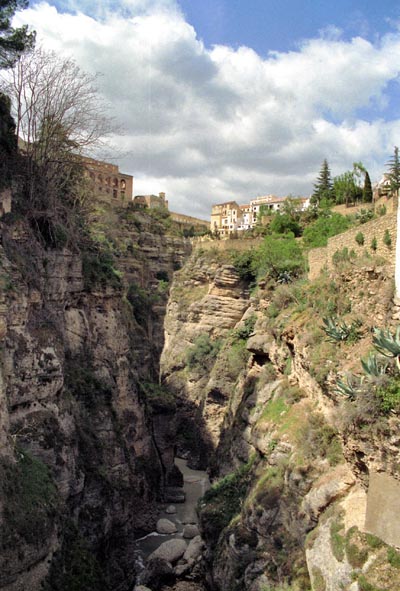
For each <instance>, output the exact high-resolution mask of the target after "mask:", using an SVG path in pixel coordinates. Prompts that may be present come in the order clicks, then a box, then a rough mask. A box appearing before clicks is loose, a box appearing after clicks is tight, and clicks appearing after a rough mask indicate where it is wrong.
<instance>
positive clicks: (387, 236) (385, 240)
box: [383, 228, 392, 248]
mask: <svg viewBox="0 0 400 591" xmlns="http://www.w3.org/2000/svg"><path fill="white" fill-rule="evenodd" d="M383 244H385V245H386V246H387V247H388V248H390V247H391V246H392V238H391V236H390V232H389V230H388V229H387V228H386V230H385V233H384V235H383Z"/></svg>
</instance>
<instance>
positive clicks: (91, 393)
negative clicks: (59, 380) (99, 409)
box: [64, 359, 112, 408]
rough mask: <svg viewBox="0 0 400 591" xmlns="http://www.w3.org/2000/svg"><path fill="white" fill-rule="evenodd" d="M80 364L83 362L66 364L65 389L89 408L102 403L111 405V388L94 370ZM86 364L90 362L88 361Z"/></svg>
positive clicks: (74, 361) (75, 361)
mask: <svg viewBox="0 0 400 591" xmlns="http://www.w3.org/2000/svg"><path fill="white" fill-rule="evenodd" d="M80 363H83V361H82V360H80V361H79V362H78V361H77V360H76V359H75V360H73V361H72V360H71V361H69V362H68V363H67V364H66V367H65V384H64V385H65V389H66V390H67V391H68V392H69V393H70V394H72V396H74V397H75V398H76V399H78V400H80V401H81V402H82V403H83V404H84V406H86V407H88V408H91V407H92V406H93V405H98V404H101V403H102V404H110V402H111V397H112V391H111V388H110V387H109V386H108V384H105V383H104V382H102V381H101V380H99V379H98V378H97V377H96V375H95V374H94V372H93V369H91V368H90V367H88V366H87V365H86V366H82V365H80ZM86 364H89V362H88V361H86Z"/></svg>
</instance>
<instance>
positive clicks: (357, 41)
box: [15, 0, 400, 219]
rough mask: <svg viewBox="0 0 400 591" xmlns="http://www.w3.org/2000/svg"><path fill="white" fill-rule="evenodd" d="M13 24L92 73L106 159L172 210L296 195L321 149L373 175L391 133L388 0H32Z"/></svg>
mask: <svg viewBox="0 0 400 591" xmlns="http://www.w3.org/2000/svg"><path fill="white" fill-rule="evenodd" d="M21 24H29V25H30V26H31V27H32V28H33V29H35V30H36V32H37V41H38V43H39V44H40V45H42V46H43V47H44V48H47V49H51V50H54V51H55V52H57V53H59V54H60V55H61V56H67V57H72V58H73V59H74V60H75V61H76V62H77V64H78V65H79V66H80V67H81V68H82V70H84V71H86V72H89V73H93V74H94V73H98V72H99V73H101V76H100V77H99V78H98V87H99V92H100V94H101V95H102V96H103V97H104V99H105V100H106V101H107V103H108V104H109V105H110V108H111V112H112V114H113V115H114V117H115V119H116V120H117V123H118V132H115V133H114V136H113V137H112V138H111V139H112V142H113V145H114V146H115V152H114V157H115V162H116V163H117V164H118V165H119V166H120V170H121V171H123V172H125V173H128V174H132V175H133V176H134V194H147V193H156V194H157V193H159V192H161V191H164V192H166V194H167V198H168V200H169V203H170V209H171V210H173V211H177V212H180V213H185V214H188V215H194V216H197V217H201V218H203V219H207V218H209V215H210V211H211V206H212V204H214V203H221V202H224V201H228V200H236V201H238V202H239V203H247V202H248V201H249V200H250V199H253V198H255V197H256V196H260V195H267V194H271V193H272V194H275V195H278V196H286V195H289V194H290V195H294V196H297V195H308V194H310V192H312V189H313V183H314V182H315V180H316V177H317V176H318V173H319V171H320V168H321V163H322V161H323V160H324V159H325V158H326V159H327V160H328V163H329V166H330V168H331V171H332V175H333V176H335V175H339V174H342V173H343V172H345V171H346V170H349V169H351V168H352V165H353V162H356V161H357V162H358V161H361V162H362V163H363V164H364V165H365V166H366V168H367V169H368V170H369V173H370V176H371V179H372V181H373V182H374V181H377V180H379V179H380V177H381V176H382V174H383V172H384V171H385V166H386V163H387V161H388V160H389V159H390V157H391V156H392V154H393V149H394V146H395V145H399V143H400V110H399V106H400V87H399V82H400V78H399V74H400V3H398V2H397V1H392V0H380V2H379V3H378V2H377V1H376V0H363V1H361V0H353V1H351V2H349V0H335V2H332V1H331V0H330V1H329V2H328V1H327V0H319V1H317V0H100V1H98V2H93V1H92V0H47V1H45V2H42V1H41V2H39V1H36V0H31V2H30V5H29V7H28V9H26V10H24V11H23V12H21V13H18V14H17V15H16V17H15V25H17V26H19V25H21ZM101 156H102V155H101V154H99V157H101Z"/></svg>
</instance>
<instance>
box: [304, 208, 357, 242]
mask: <svg viewBox="0 0 400 591" xmlns="http://www.w3.org/2000/svg"><path fill="white" fill-rule="evenodd" d="M350 226H351V221H350V219H349V218H348V217H346V216H343V215H341V214H340V213H332V212H331V211H329V210H328V211H327V212H326V213H325V214H324V215H322V216H321V217H319V218H318V219H317V220H316V221H315V222H313V223H312V224H310V225H309V226H308V227H307V228H305V230H304V232H303V243H304V245H305V246H309V247H312V248H315V247H318V246H326V245H327V244H328V238H330V237H331V236H336V234H341V233H342V232H345V231H346V230H348V228H350Z"/></svg>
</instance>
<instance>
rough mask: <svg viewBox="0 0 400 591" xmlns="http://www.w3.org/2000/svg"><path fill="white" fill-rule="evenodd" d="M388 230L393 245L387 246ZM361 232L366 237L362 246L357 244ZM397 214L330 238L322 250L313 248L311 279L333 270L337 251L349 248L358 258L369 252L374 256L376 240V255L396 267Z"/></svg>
mask: <svg viewBox="0 0 400 591" xmlns="http://www.w3.org/2000/svg"><path fill="white" fill-rule="evenodd" d="M386 230H388V232H389V235H390V238H391V240H392V244H391V245H390V246H387V245H386V244H385V243H384V241H383V239H384V235H385V232H386ZM359 232H361V233H362V234H363V235H364V244H363V245H362V246H360V245H359V244H358V243H357V242H356V239H355V238H356V236H357V234H358V233H359ZM396 234H397V229H396V212H394V213H387V214H386V215H383V216H381V217H379V218H377V219H375V220H371V221H370V222H367V223H365V224H362V225H361V226H357V227H355V228H351V229H350V230H347V232H343V233H342V234H338V235H337V236H333V237H332V238H329V240H328V245H327V246H325V247H322V248H313V249H312V250H311V251H310V252H309V254H308V266H309V274H308V277H309V279H315V277H317V276H318V275H319V273H320V271H321V269H323V268H324V267H326V268H328V269H330V268H332V264H333V263H332V257H333V255H334V254H335V252H336V251H340V250H343V248H347V249H348V250H349V252H350V251H351V250H353V251H354V252H355V253H356V254H357V255H358V256H360V255H362V254H364V253H365V252H368V253H369V254H374V251H373V250H372V248H371V243H372V240H373V239H374V238H376V242H377V249H376V251H375V254H377V255H380V256H382V257H384V258H385V259H387V260H388V261H389V262H390V265H391V266H392V267H393V272H394V267H395V253H396Z"/></svg>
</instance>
